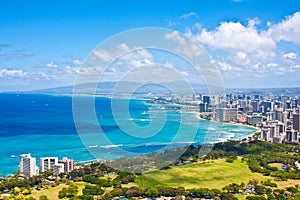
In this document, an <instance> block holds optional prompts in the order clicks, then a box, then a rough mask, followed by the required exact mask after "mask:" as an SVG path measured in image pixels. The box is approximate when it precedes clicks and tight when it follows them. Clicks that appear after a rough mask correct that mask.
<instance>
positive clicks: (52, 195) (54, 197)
mask: <svg viewBox="0 0 300 200" xmlns="http://www.w3.org/2000/svg"><path fill="white" fill-rule="evenodd" d="M74 184H76V185H77V186H78V191H79V192H78V195H81V194H82V189H83V188H84V186H85V185H86V183H84V182H76V183H74ZM64 187H68V186H67V185H65V184H60V185H59V186H56V187H50V188H47V189H43V190H39V191H33V192H32V194H30V195H27V196H26V198H27V197H33V198H35V199H39V197H40V196H42V195H46V196H47V197H48V198H49V199H51V200H58V192H59V191H60V190H61V189H62V188H64Z"/></svg>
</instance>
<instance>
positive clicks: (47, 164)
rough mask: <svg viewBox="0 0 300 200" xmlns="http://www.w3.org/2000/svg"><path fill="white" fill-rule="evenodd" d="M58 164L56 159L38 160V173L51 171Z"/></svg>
mask: <svg viewBox="0 0 300 200" xmlns="http://www.w3.org/2000/svg"><path fill="white" fill-rule="evenodd" d="M57 164H58V158H57V157H43V158H40V171H41V172H45V171H48V170H53V169H54V166H55V165H57Z"/></svg>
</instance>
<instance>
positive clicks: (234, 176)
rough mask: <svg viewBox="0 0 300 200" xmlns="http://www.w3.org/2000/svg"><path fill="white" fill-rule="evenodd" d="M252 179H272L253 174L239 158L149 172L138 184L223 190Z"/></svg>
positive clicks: (137, 179) (142, 176)
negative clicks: (225, 187)
mask: <svg viewBox="0 0 300 200" xmlns="http://www.w3.org/2000/svg"><path fill="white" fill-rule="evenodd" d="M251 179H257V180H259V181H262V180H267V179H270V177H266V176H263V175H262V174H259V173H252V172H251V171H250V170H249V168H248V166H247V164H246V163H245V162H242V161H241V158H239V159H238V160H236V161H234V162H233V163H227V162H225V159H218V160H213V161H206V162H203V163H196V164H190V165H185V166H181V167H177V166H175V167H171V168H170V169H167V170H159V171H154V172H148V173H144V174H143V175H141V176H138V177H137V178H136V183H137V184H138V185H139V186H140V187H153V186H172V187H178V186H183V187H185V188H186V189H189V188H199V187H203V188H204V187H205V188H210V189H212V188H216V189H222V188H223V187H224V186H225V185H228V184H230V183H238V184H240V183H241V182H244V183H246V184H247V183H248V181H249V180H251Z"/></svg>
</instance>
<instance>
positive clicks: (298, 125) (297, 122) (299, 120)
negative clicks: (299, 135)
mask: <svg viewBox="0 0 300 200" xmlns="http://www.w3.org/2000/svg"><path fill="white" fill-rule="evenodd" d="M299 115H300V114H299V113H295V114H293V129H294V130H296V131H298V132H300V116H299Z"/></svg>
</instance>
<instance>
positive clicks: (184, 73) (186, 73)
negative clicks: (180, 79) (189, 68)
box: [180, 71, 189, 76]
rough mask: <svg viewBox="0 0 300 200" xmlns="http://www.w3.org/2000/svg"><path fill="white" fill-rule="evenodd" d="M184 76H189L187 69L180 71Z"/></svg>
mask: <svg viewBox="0 0 300 200" xmlns="http://www.w3.org/2000/svg"><path fill="white" fill-rule="evenodd" d="M180 73H181V74H182V75H183V76H189V73H188V72H185V71H183V72H180Z"/></svg>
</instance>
